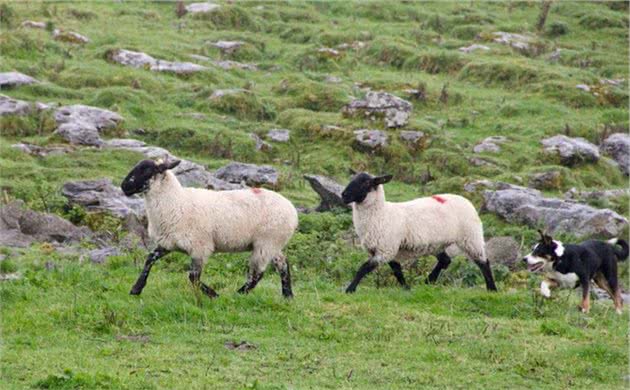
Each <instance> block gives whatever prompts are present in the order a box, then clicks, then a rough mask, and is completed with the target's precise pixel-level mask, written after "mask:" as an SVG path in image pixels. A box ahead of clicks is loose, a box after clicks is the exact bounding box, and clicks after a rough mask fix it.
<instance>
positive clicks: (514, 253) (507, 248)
mask: <svg viewBox="0 0 630 390" xmlns="http://www.w3.org/2000/svg"><path fill="white" fill-rule="evenodd" d="M486 255H487V256H488V260H490V263H491V264H503V265H505V266H507V267H508V268H510V269H512V270H513V269H515V268H516V266H517V265H518V264H520V260H521V259H522V255H521V245H520V244H519V243H518V242H516V240H515V239H514V238H512V237H509V236H505V237H492V238H491V239H489V240H488V241H487V242H486Z"/></svg>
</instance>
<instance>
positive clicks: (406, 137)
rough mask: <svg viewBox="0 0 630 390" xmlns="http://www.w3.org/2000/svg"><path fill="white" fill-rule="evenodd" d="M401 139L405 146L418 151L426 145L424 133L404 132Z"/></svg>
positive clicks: (401, 133)
mask: <svg viewBox="0 0 630 390" xmlns="http://www.w3.org/2000/svg"><path fill="white" fill-rule="evenodd" d="M399 137H400V140H401V141H403V142H404V143H405V144H407V145H408V146H412V147H414V148H416V149H423V148H424V146H425V144H426V136H425V134H424V133H423V132H422V131H416V130H403V131H401V132H400V134H399Z"/></svg>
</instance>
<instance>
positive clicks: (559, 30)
mask: <svg viewBox="0 0 630 390" xmlns="http://www.w3.org/2000/svg"><path fill="white" fill-rule="evenodd" d="M568 33H569V25H568V24H566V23H564V22H559V21H556V22H553V23H551V24H550V25H549V27H548V28H547V34H548V35H550V36H552V37H557V36H560V35H565V34H568Z"/></svg>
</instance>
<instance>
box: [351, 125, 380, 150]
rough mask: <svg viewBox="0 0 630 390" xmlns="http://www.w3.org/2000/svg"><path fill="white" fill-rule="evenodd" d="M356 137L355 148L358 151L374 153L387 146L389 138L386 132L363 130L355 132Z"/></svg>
mask: <svg viewBox="0 0 630 390" xmlns="http://www.w3.org/2000/svg"><path fill="white" fill-rule="evenodd" d="M354 135H355V143H354V146H355V148H356V149H358V150H361V151H364V152H374V151H378V150H380V149H382V148H385V147H386V146H387V140H388V136H387V133H386V132H384V131H381V130H369V129H361V130H355V131H354Z"/></svg>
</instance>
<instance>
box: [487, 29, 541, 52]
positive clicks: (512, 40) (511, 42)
mask: <svg viewBox="0 0 630 390" xmlns="http://www.w3.org/2000/svg"><path fill="white" fill-rule="evenodd" d="M492 35H493V36H494V37H495V38H494V39H493V41H494V42H496V43H501V44H504V45H508V46H510V47H512V48H514V49H517V50H519V51H527V50H529V43H530V42H531V40H532V38H531V37H528V36H525V35H522V34H514V33H508V32H503V31H497V32H494V33H492Z"/></svg>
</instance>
